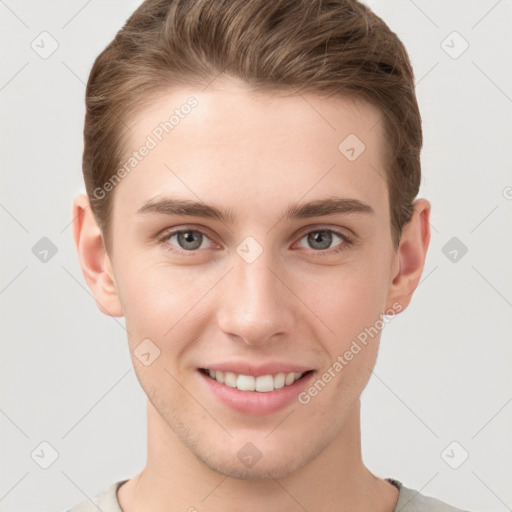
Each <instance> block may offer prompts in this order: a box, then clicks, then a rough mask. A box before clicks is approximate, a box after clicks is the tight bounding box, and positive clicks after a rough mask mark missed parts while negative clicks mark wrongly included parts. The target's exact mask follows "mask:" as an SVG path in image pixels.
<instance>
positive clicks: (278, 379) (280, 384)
mask: <svg viewBox="0 0 512 512" xmlns="http://www.w3.org/2000/svg"><path fill="white" fill-rule="evenodd" d="M285 378H286V377H285V375H284V373H278V374H277V375H276V376H275V377H274V388H275V389H280V388H284V380H285Z"/></svg>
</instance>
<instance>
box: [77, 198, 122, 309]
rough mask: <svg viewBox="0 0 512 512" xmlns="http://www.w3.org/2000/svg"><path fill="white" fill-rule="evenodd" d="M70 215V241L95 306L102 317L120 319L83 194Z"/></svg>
mask: <svg viewBox="0 0 512 512" xmlns="http://www.w3.org/2000/svg"><path fill="white" fill-rule="evenodd" d="M72 215H73V238H74V241H75V246H76V250H77V253H78V259H79V262H80V267H81V268H82V273H83V276H84V278H85V281H86V282H87V285H88V286H89V289H90V290H91V292H92V294H93V296H94V298H95V300H96V305H97V306H98V308H99V310H100V311H101V312H102V313H104V314H105V315H108V316H123V310H122V307H121V302H120V300H119V295H118V291H117V287H116V283H115V279H114V274H113V272H112V267H111V264H110V259H109V257H108V254H107V252H106V249H105V244H104V240H103V235H102V233H101V230H100V228H99V226H98V224H97V222H96V219H95V218H94V214H93V212H92V209H91V206H90V203H89V198H88V197H87V195H86V194H80V195H78V196H77V197H76V198H75V200H74V201H73V212H72Z"/></svg>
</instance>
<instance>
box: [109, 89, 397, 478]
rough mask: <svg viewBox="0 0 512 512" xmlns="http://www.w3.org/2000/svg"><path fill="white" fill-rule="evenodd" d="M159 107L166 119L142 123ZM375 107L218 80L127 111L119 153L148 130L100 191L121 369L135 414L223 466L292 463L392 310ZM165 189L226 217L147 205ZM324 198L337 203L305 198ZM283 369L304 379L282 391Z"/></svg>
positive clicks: (348, 398) (362, 379) (155, 116)
mask: <svg viewBox="0 0 512 512" xmlns="http://www.w3.org/2000/svg"><path fill="white" fill-rule="evenodd" d="M192 96H193V97H194V98H195V100H196V101H197V104H195V106H194V107H192V108H184V109H181V110H179V109H180V107H181V106H182V105H184V104H186V103H187V98H190V97H192ZM175 109H178V110H179V113H180V115H179V116H178V117H179V122H177V123H175V126H174V128H173V129H172V131H169V133H167V134H166V133H165V131H163V132H162V129H160V130H158V128H157V127H159V125H160V123H162V122H164V121H166V120H168V119H169V117H170V116H171V114H172V113H173V111H174V110H175ZM184 112H188V114H184ZM379 119H380V114H379V111H378V110H377V109H376V108H374V107H373V106H371V105H369V104H367V103H363V102H355V101H353V100H349V99H340V98H336V99H332V98H331V99H329V100H327V99H321V98H320V97H319V96H317V95H313V94H311V95H302V96H298V95H294V96H289V97H285V96H284V95H283V96H279V95H267V96H264V95H262V94H255V93H250V92H248V91H247V90H244V89H242V88H240V87H238V86H237V85H235V84H233V83H231V82H224V83H222V82H220V81H216V82H215V83H214V84H213V85H212V86H210V87H209V88H207V89H206V90H204V91H203V92H202V91H200V90H199V89H185V88H183V89H179V90H173V91H172V92H168V93H166V94H165V95H162V96H160V97H158V98H155V100H154V102H153V103H151V105H150V106H149V108H146V109H145V110H144V111H143V112H140V113H138V114H137V116H135V117H134V118H132V119H131V120H129V124H130V126H131V127H132V132H131V135H130V139H129V141H128V142H129V144H128V147H129V151H128V154H127V157H128V156H129V154H130V153H131V152H132V151H134V150H137V149H138V148H140V147H141V146H142V145H144V144H148V140H149V139H148V135H149V136H150V137H151V139H152V140H153V141H154V142H156V147H151V149H150V150H149V151H148V154H147V156H145V157H144V158H142V159H141V161H140V162H139V163H137V165H136V167H134V168H133V169H132V170H131V171H130V172H129V173H128V174H127V176H126V177H124V178H123V180H122V181H121V183H120V184H119V185H117V186H116V188H115V190H114V192H111V193H114V194H115V195H114V209H113V218H112V233H113V246H112V247H113V251H112V254H111V264H112V270H113V275H114V279H115V283H116V287H117V292H118V294H119V300H120V303H121V305H122V309H123V313H124V315H125V318H126V325H127V330H128V331H129V346H130V351H131V354H132V359H133V364H134V367H135V370H136V373H137V377H138V379H139V381H140V383H141V385H142V387H143V389H144V391H145V392H146V394H147V396H148V398H149V400H150V406H149V409H148V411H150V418H149V421H150V422H156V423H159V424H160V427H159V429H158V430H159V432H165V429H167V428H168V429H170V430H169V436H170V437H172V436H174V434H176V435H177V436H178V438H179V439H180V440H181V441H182V442H183V443H184V445H185V446H187V447H188V448H189V450H190V451H191V452H192V453H193V454H194V455H195V456H196V457H197V458H198V459H199V460H201V461H202V462H204V463H205V464H207V465H208V466H209V467H211V468H213V469H215V470H217V471H219V472H221V473H224V474H227V475H230V476H234V477H239V478H248V479H260V478H267V477H268V476H269V474H270V475H272V476H273V477H277V478H279V477H283V476H285V475H287V474H290V473H292V472H293V471H295V470H297V469H298V468H300V467H302V466H304V465H305V464H306V463H307V462H309V461H310V460H312V459H313V458H314V457H316V456H317V455H318V454H319V453H320V452H321V451H322V450H323V449H324V448H326V447H327V446H328V445H329V444H330V443H331V442H333V441H334V440H335V439H336V437H337V436H339V435H341V434H342V433H343V429H344V428H348V427H347V424H348V422H347V419H349V418H351V417H353V416H354V415H355V414H356V412H357V406H358V400H359V396H360V394H361V392H362V390H363V388H364V387H365V385H366V383H367V381H368V379H369V376H370V374H371V370H372V368H373V366H374V363H375V359H376V355H377V350H378V343H379V338H380V328H381V327H382V314H384V313H385V312H387V313H388V314H389V312H390V310H392V308H395V307H396V304H395V305H393V301H392V300H391V298H390V296H389V293H388V292H389V288H390V284H391V282H392V280H393V276H394V275H395V273H396V271H397V268H398V267H397V264H398V261H397V257H396V252H395V250H394V247H393V244H392V237H391V230H390V216H389V205H388V190H387V187H386V184H385V181H384V179H383V177H384V176H385V169H384V167H383V165H384V161H383V151H384V144H385V140H384V136H383V131H382V123H379ZM174 121H176V118H175V119H174ZM156 134H159V136H157V135H156ZM159 137H160V138H162V140H161V141H159V140H158V138H159ZM347 137H348V139H347ZM344 141H345V142H344ZM340 144H341V146H340ZM362 144H364V146H362ZM148 146H153V144H152V143H151V142H150V143H149V144H148ZM363 148H364V151H362V152H361V150H362V149H363ZM171 198H172V199H174V200H180V201H190V202H198V203H200V204H201V205H202V206H205V205H208V206H210V207H212V208H217V209H218V210H221V211H222V212H225V214H226V218H224V219H220V218H216V217H208V216H203V215H202V214H201V212H200V211H198V210H196V211H195V212H192V213H195V215H193V216H190V215H185V214H184V212H185V211H184V210H181V211H175V212H174V213H171V211H172V208H169V207H168V208H167V213H165V211H164V210H165V208H164V207H160V208H151V207H147V205H148V203H151V204H154V203H156V202H158V201H164V200H165V199H171ZM325 200H344V201H346V200H351V202H348V203H345V206H346V207H345V209H343V208H341V209H339V211H337V213H332V210H331V213H328V212H326V210H325V208H324V210H323V211H322V209H321V208H320V209H315V208H314V206H315V205H316V206H318V205H319V204H320V203H319V202H321V201H325ZM306 203H314V204H313V207H311V208H309V209H307V208H306V209H301V210H299V208H300V207H301V206H303V205H305V204H306ZM338 204H339V205H342V204H343V203H342V202H339V203H338ZM347 205H348V206H347ZM365 205H367V206H365ZM145 206H146V207H145ZM168 206H169V205H168ZM354 206H356V207H355V208H354ZM290 208H293V210H294V211H295V213H297V212H299V213H302V215H291V216H287V215H286V214H287V212H288V211H289V209H290ZM139 210H144V211H141V212H139ZM292 213H293V212H292ZM326 213H328V214H326ZM231 217H232V218H231ZM173 230H174V231H176V230H182V231H183V232H182V233H181V234H179V233H178V234H173V233H172V232H171V231H173ZM399 309H400V306H399V307H398V309H396V311H397V312H398V311H399ZM372 328H373V330H371V329H372ZM376 330H377V331H378V333H377V334H375V331H376ZM363 332H366V343H363V342H362V341H361V340H362V339H364V335H361V333H363ZM368 332H372V335H368ZM358 336H359V337H358ZM144 340H150V342H148V341H144ZM143 341H144V344H143V345H141V343H143ZM354 341H356V345H357V346H358V347H359V350H357V348H356V346H355V345H354ZM138 347H139V348H138ZM156 347H158V349H156ZM158 350H159V351H160V352H159V356H158V357H157V358H156V359H155V360H154V361H153V362H152V363H151V364H148V365H147V366H146V364H147V363H149V362H151V360H152V359H153V357H154V356H155V355H156V354H158ZM347 351H348V352H351V353H352V357H350V356H347V355H346V353H347ZM144 354H145V355H144ZM340 358H341V359H340ZM336 361H338V364H337V365H336ZM144 363H146V364H144ZM212 369H214V370H216V373H215V376H216V377H217V376H218V378H219V380H221V381H222V380H224V381H225V382H224V383H221V382H216V381H214V380H213V379H212V378H211V377H210V376H209V375H208V373H209V372H208V370H212ZM217 371H220V372H223V373H217ZM227 372H229V373H230V374H233V373H234V374H235V375H234V376H233V375H229V376H228V375H226V373H227ZM280 373H282V374H284V377H283V376H278V374H280ZM291 373H292V374H293V373H297V374H300V373H303V374H304V375H303V376H302V378H300V379H299V380H297V381H296V382H295V383H293V384H291V385H290V386H286V385H285V386H284V387H282V386H283V384H284V383H285V382H291V381H292V379H294V378H295V377H298V375H294V376H292V377H290V376H289V374H291ZM238 374H241V375H246V377H243V376H242V377H240V378H239V377H238V376H237V375H238ZM325 374H329V375H330V376H331V378H330V379H329V378H328V377H325ZM265 375H271V376H272V377H263V376H265ZM258 376H259V377H263V378H262V379H257V378H255V377H258ZM322 376H324V379H323V385H322V384H318V383H317V386H316V393H315V391H314V390H313V391H309V390H311V388H312V387H314V384H315V382H317V381H318V380H322ZM286 378H287V380H286ZM283 381H284V382H283ZM325 381H328V382H325ZM226 382H228V383H229V384H230V385H227V384H226ZM233 385H238V386H239V387H244V386H248V387H249V388H250V387H251V386H252V385H254V386H258V387H259V389H262V390H263V389H265V391H242V390H239V389H238V388H234V387H231V386H233ZM275 387H277V389H274V388H275ZM269 389H274V391H269ZM162 427H164V428H163V430H162ZM171 430H172V431H173V432H174V434H173V433H172V432H171ZM247 443H252V444H247ZM259 454H261V458H260V459H259V460H257V459H258V457H259ZM251 457H252V459H251ZM253 460H254V461H256V462H255V463H254V462H252V461H253Z"/></svg>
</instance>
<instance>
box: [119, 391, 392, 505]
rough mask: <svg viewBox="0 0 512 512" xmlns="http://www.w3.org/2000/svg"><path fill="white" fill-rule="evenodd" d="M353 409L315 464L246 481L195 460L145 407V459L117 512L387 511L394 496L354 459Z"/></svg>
mask: <svg viewBox="0 0 512 512" xmlns="http://www.w3.org/2000/svg"><path fill="white" fill-rule="evenodd" d="M360 439H361V432H360V403H359V401H357V402H356V403H355V404H354V406H353V408H352V410H351V412H350V414H349V415H348V416H347V420H346V421H345V423H344V425H343V427H342V429H341V430H340V431H339V432H338V433H337V435H336V436H335V437H334V439H333V440H332V441H331V442H330V443H329V444H328V445H327V446H326V448H325V449H324V450H323V451H321V452H320V453H319V454H318V456H317V457H316V458H314V459H313V460H311V461H310V462H309V463H308V464H306V465H305V466H303V467H302V468H300V469H299V470H297V471H296V472H294V473H292V474H290V475H288V476H286V477H284V478H281V479H273V478H269V479H268V480H260V481H252V480H240V479H236V478H232V477H229V476H226V475H223V474H220V473H218V472H216V471H214V470H212V469H211V468H209V467H207V466H206V465H205V464H204V463H203V462H201V461H199V460H198V459H197V458H196V457H195V455H194V454H192V453H191V451H190V450H189V449H188V447H186V446H185V445H184V444H183V443H182V442H181V441H180V439H178V437H177V436H176V435H175V434H174V432H173V431H172V430H171V429H170V428H169V426H168V425H167V423H166V422H165V421H164V420H163V419H162V417H161V416H160V415H159V413H158V412H157V411H156V409H154V407H153V406H152V405H151V403H150V402H149V401H148V458H147V464H146V467H145V468H144V469H143V470H142V472H141V473H139V474H138V475H136V476H135V477H134V478H132V479H131V480H129V481H128V482H126V483H125V484H123V485H122V486H121V487H120V488H119V490H118V500H119V503H120V505H121V507H122V509H123V511H124V512H135V511H136V510H151V511H153V512H164V511H165V512H173V511H178V510H180V511H183V510H190V511H194V510H199V511H206V510H207V511H209V512H217V511H223V512H230V511H235V510H240V508H241V506H240V504H243V507H242V508H243V509H244V511H247V512H253V511H254V512H256V511H258V512H260V511H261V510H265V511H267V512H274V511H275V512H277V511H279V512H283V511H290V512H291V511H303V510H323V511H331V510H332V511H334V510H337V511H339V510H351V511H363V510H373V511H382V512H391V511H393V510H394V506H395V504H396V501H397V499H398V490H397V489H396V488H395V487H393V486H392V485H391V484H389V483H387V482H385V481H383V480H381V479H379V478H377V477H375V476H374V475H372V474H371V473H370V471H369V470H368V469H367V468H366V467H365V466H364V464H363V461H362V456H361V441H360Z"/></svg>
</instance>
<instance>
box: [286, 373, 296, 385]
mask: <svg viewBox="0 0 512 512" xmlns="http://www.w3.org/2000/svg"><path fill="white" fill-rule="evenodd" d="M294 380H295V373H289V374H288V375H286V378H285V379H284V383H285V385H286V386H289V385H290V384H293V381H294Z"/></svg>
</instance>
